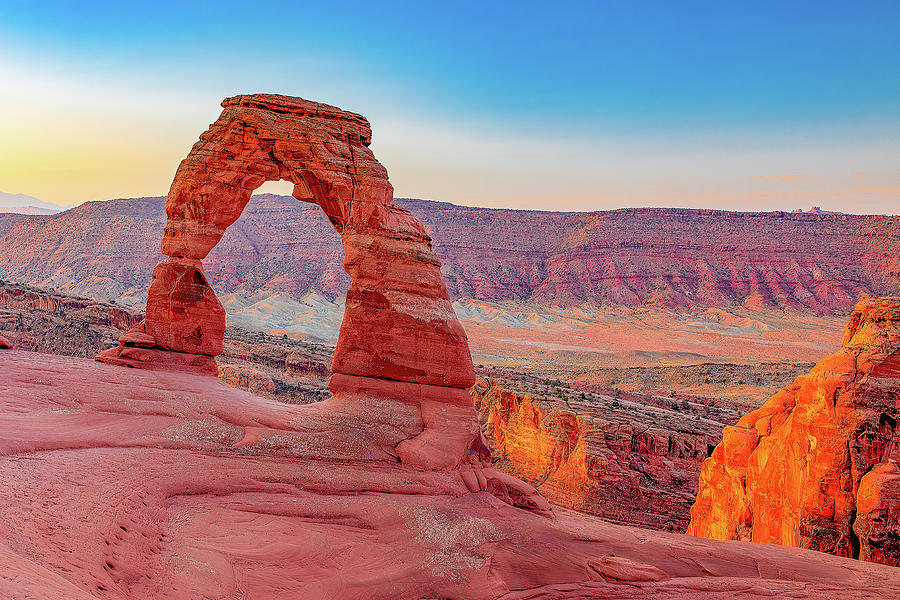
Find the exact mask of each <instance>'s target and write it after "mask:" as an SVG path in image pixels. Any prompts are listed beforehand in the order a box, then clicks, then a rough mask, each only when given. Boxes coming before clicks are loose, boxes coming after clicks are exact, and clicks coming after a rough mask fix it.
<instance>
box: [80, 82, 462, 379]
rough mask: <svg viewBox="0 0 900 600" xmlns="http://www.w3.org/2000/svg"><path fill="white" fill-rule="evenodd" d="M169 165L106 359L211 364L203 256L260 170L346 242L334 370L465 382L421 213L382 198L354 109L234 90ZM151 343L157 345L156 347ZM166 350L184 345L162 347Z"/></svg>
mask: <svg viewBox="0 0 900 600" xmlns="http://www.w3.org/2000/svg"><path fill="white" fill-rule="evenodd" d="M222 106H223V111H222V114H221V115H220V116H219V118H218V119H217V120H216V122H215V123H213V124H212V125H211V126H210V128H209V129H208V130H207V131H206V132H204V133H203V134H202V135H201V136H200V140H199V141H198V142H197V143H196V144H194V146H193V148H192V149H191V151H190V153H189V154H188V156H187V158H185V159H184V160H183V161H182V162H181V164H180V165H179V167H178V170H177V172H176V174H175V179H174V181H173V182H172V187H171V189H170V190H169V195H168V198H167V200H166V216H167V221H166V228H165V233H164V237H163V241H162V251H163V253H164V254H166V255H168V256H169V257H170V258H169V259H168V260H166V261H164V262H162V263H160V264H159V265H158V266H157V267H156V269H155V270H154V274H153V280H152V283H151V286H150V290H149V293H148V299H147V314H146V318H145V321H144V323H143V324H142V325H140V326H138V327H137V328H136V329H135V330H134V331H132V332H129V334H128V335H126V336H124V337H123V339H122V346H121V347H120V348H116V349H112V350H110V351H106V352H104V353H101V355H100V356H99V357H98V358H99V359H100V360H103V361H106V362H114V363H116V364H128V365H129V366H138V367H150V368H187V369H195V370H197V369H199V370H201V371H203V370H205V371H206V372H210V373H212V372H213V370H214V368H215V365H214V361H213V359H212V357H213V356H216V355H218V354H220V353H221V352H222V337H223V335H224V324H225V313H224V310H223V309H222V307H221V304H219V302H218V300H217V299H216V297H215V294H214V293H213V292H212V289H211V288H210V287H209V285H208V284H207V282H206V279H205V276H204V275H203V265H202V262H201V261H202V259H203V258H205V257H206V255H207V254H208V253H209V251H210V250H211V249H212V248H213V247H214V246H215V245H216V244H217V243H218V242H219V240H220V239H221V237H222V235H223V234H224V232H225V230H226V229H227V228H228V226H230V225H231V224H232V223H234V222H235V221H236V220H237V219H238V217H240V215H241V212H242V211H243V209H244V207H245V206H246V204H247V202H248V201H249V199H250V195H251V194H252V192H253V190H254V189H256V188H257V187H259V186H260V185H262V184H263V183H264V182H266V181H271V180H279V179H285V180H288V181H290V182H292V183H293V184H294V191H293V195H294V196H295V197H296V198H298V199H300V200H304V201H307V202H314V203H316V204H318V205H319V206H320V207H321V208H322V210H323V211H324V212H325V214H326V215H327V216H328V219H329V220H330V221H331V223H332V224H333V225H334V227H335V229H337V231H338V232H339V233H340V234H341V240H342V243H343V246H344V268H345V269H346V270H347V273H348V274H349V275H350V278H351V285H350V290H349V292H348V294H347V303H346V307H345V313H344V320H343V323H342V325H341V331H340V335H339V338H338V343H337V348H336V350H335V357H334V363H333V367H332V368H333V370H334V372H335V373H336V374H343V375H351V376H363V377H376V378H380V379H390V380H396V381H404V382H410V383H423V384H430V385H438V386H446V387H454V388H465V387H469V386H471V385H472V383H473V382H474V371H473V367H472V359H471V355H470V353H469V348H468V344H467V342H466V336H465V332H464V331H463V329H462V326H461V325H460V323H459V321H458V320H457V319H456V315H455V314H454V312H453V308H452V306H451V304H450V299H449V296H448V295H447V290H446V287H445V285H444V280H443V277H442V275H441V273H440V262H439V261H438V259H437V256H436V255H435V254H434V252H433V250H432V247H431V239H430V238H429V237H428V235H427V233H426V232H425V230H424V228H423V227H422V225H421V224H420V223H419V221H418V219H416V218H415V217H414V216H413V215H411V214H410V213H409V212H408V211H406V210H404V209H402V208H400V207H397V206H393V204H392V200H393V187H392V186H391V184H390V182H389V181H388V176H387V170H386V169H385V168H384V167H383V166H382V165H381V164H380V163H379V162H378V161H377V160H376V159H375V155H374V154H373V153H372V151H371V150H370V149H369V144H370V143H371V141H372V130H371V128H370V126H369V122H368V121H367V120H366V119H365V118H364V117H362V116H360V115H357V114H354V113H350V112H346V111H342V110H340V109H338V108H335V107H333V106H328V105H325V104H319V103H317V102H310V101H307V100H303V99H300V98H293V97H288V96H278V95H271V94H254V95H242V96H235V97H233V98H228V99H226V100H225V101H223V102H222ZM154 350H155V351H156V352H154ZM171 352H175V353H180V354H182V355H185V356H177V355H172V354H171Z"/></svg>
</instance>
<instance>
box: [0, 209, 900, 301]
mask: <svg viewBox="0 0 900 600" xmlns="http://www.w3.org/2000/svg"><path fill="white" fill-rule="evenodd" d="M396 204H397V205H398V206H402V207H405V208H407V209H409V210H410V211H411V212H412V213H413V214H414V215H415V216H416V217H418V218H419V219H420V220H421V221H422V223H423V224H424V225H425V227H426V229H427V230H428V231H429V232H430V233H431V235H432V237H433V242H434V249H435V252H436V253H437V255H438V257H439V258H440V259H441V262H442V273H443V274H444V277H445V279H446V281H447V290H448V292H449V293H450V296H451V298H453V299H456V298H475V299H478V300H486V301H506V300H518V301H530V302H535V303H553V304H581V303H593V304H613V305H618V304H620V305H635V304H639V303H648V302H653V303H657V304H661V305H664V306H682V307H708V306H727V305H746V306H748V307H750V308H759V309H767V308H771V309H782V308H794V309H798V310H804V311H812V312H818V313H842V314H843V313H847V312H849V311H850V310H851V309H852V307H853V304H854V303H855V302H856V301H857V299H858V298H859V296H860V294H862V293H865V294H869V295H871V296H882V295H892V294H897V293H898V292H900V258H898V256H900V217H881V216H857V215H816V214H790V213H737V212H724V211H709V210H685V209H626V210H617V211H603V212H589V213H551V212H537V211H523V210H501V209H485V208H471V207H464V206H455V205H452V204H447V203H442V202H430V201H424V200H403V199H400V200H397V201H396ZM164 215H165V209H164V202H163V199H162V198H143V199H136V200H111V201H108V202H91V203H87V204H84V205H82V206H79V207H77V208H74V209H71V210H69V211H66V212H64V213H61V214H58V215H53V216H23V215H0V243H2V244H3V245H4V248H5V249H6V251H5V252H4V253H3V255H2V256H0V278H2V279H7V280H10V281H16V282H21V283H27V284H30V285H39V286H45V287H52V288H55V289H59V290H60V291H64V292H66V293H71V294H76V295H82V296H90V297H92V298H100V299H103V300H113V299H119V300H120V301H124V302H126V303H129V302H130V303H132V304H135V305H140V304H143V299H144V296H143V294H144V291H145V290H146V289H147V285H148V284H149V274H150V272H151V271H152V268H153V265H154V264H156V262H158V260H159V259H160V258H161V255H160V254H159V252H158V244H159V239H160V233H159V232H160V231H161V229H162V227H163V225H164V223H165V216H164ZM342 261H343V251H342V249H341V244H340V237H339V235H338V234H337V233H336V232H335V231H334V228H333V227H332V226H331V224H330V223H329V222H328V219H326V218H325V217H324V215H323V214H322V211H321V209H319V208H318V207H317V206H313V205H310V204H307V203H304V202H301V201H299V200H296V199H294V198H290V197H282V196H271V195H264V196H255V197H254V198H253V199H251V201H250V203H249V204H248V205H247V207H246V208H245V209H244V213H243V215H242V217H241V218H240V219H239V220H238V221H237V222H235V223H234V225H232V226H231V227H229V229H228V230H227V231H226V232H225V234H224V236H223V237H222V241H221V242H220V243H219V244H218V245H217V246H216V247H215V248H214V249H213V250H212V251H211V252H210V254H209V256H208V257H207V259H205V263H204V264H205V269H206V273H207V275H208V276H209V279H210V282H211V284H212V285H213V286H214V287H215V289H216V291H217V292H218V293H227V292H235V291H245V292H252V291H256V290H259V289H269V290H276V291H285V292H289V293H292V294H295V295H297V296H300V295H302V294H304V293H306V292H308V291H317V292H320V293H322V294H323V295H324V296H326V297H329V298H333V297H335V296H339V295H342V294H343V293H345V292H346V290H347V288H348V286H349V278H348V277H347V275H346V273H344V271H343V269H342Z"/></svg>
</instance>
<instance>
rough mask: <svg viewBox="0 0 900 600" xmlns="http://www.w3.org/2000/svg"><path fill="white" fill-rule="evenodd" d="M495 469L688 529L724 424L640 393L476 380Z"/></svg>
mask: <svg viewBox="0 0 900 600" xmlns="http://www.w3.org/2000/svg"><path fill="white" fill-rule="evenodd" d="M471 393H472V396H473V398H474V400H475V405H476V407H477V408H478V414H479V417H480V420H481V425H482V431H483V433H484V436H485V439H486V440H487V443H488V445H489V446H490V448H491V450H492V452H493V454H494V457H495V459H496V460H497V461H498V462H497V464H498V467H499V468H502V469H504V470H506V471H508V472H510V473H512V474H515V475H516V476H517V477H521V478H522V479H524V480H525V481H527V482H528V483H530V484H532V485H534V486H536V487H537V488H538V489H539V490H540V491H541V493H542V494H544V495H545V496H546V497H547V498H548V499H549V500H550V501H552V502H553V503H554V504H559V505H561V506H565V507H568V508H573V509H576V510H579V511H582V512H586V513H590V514H594V515H597V516H601V517H603V518H605V519H608V520H611V521H615V522H618V523H627V524H634V525H639V526H641V527H649V528H653V529H662V530H668V531H679V532H682V531H684V530H685V528H686V527H687V525H688V521H689V510H690V505H691V503H692V502H693V499H694V497H695V496H696V492H697V478H698V476H699V473H700V464H701V463H702V461H703V460H704V459H705V458H706V457H707V456H708V451H709V449H710V448H711V447H712V445H713V444H715V443H716V442H717V441H718V439H719V438H718V434H717V431H718V430H719V429H720V428H721V426H722V425H721V422H718V421H715V420H713V418H712V415H711V414H704V415H703V417H702V418H698V417H697V416H695V415H694V413H693V411H692V409H689V408H682V407H680V406H679V407H678V410H674V409H672V408H671V407H670V405H669V404H668V402H666V404H665V405H664V406H663V403H662V402H659V400H660V399H659V398H653V399H652V400H655V401H657V402H659V404H660V405H659V406H655V405H653V404H649V403H645V402H647V401H649V400H651V399H645V398H643V397H641V396H639V395H636V394H627V393H624V392H618V391H617V392H615V393H616V396H607V395H605V394H591V396H590V397H588V396H586V395H585V394H581V395H580V398H579V397H577V396H575V397H567V395H566V394H563V395H562V396H563V397H541V398H538V397H532V396H531V395H529V394H523V393H518V392H514V391H512V390H509V389H505V388H504V387H503V385H502V384H501V383H500V382H499V381H496V380H488V379H479V380H478V381H476V384H475V386H474V387H473V388H472V390H471ZM679 411H683V412H679Z"/></svg>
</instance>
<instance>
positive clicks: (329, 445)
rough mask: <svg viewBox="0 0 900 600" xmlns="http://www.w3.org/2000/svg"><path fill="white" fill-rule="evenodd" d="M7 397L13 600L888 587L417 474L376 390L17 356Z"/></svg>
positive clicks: (508, 485) (761, 594)
mask: <svg viewBox="0 0 900 600" xmlns="http://www.w3.org/2000/svg"><path fill="white" fill-rule="evenodd" d="M356 379H357V380H365V381H367V382H376V383H378V382H380V384H383V385H401V386H413V387H415V386H421V387H424V386H422V384H414V383H401V384H392V383H391V382H389V381H388V380H378V379H374V378H363V377H357V378H356ZM432 387H436V386H432ZM445 389H446V388H445ZM0 390H2V392H0V408H2V410H0V507H2V511H0V532H2V535H0V597H2V598H4V599H9V600H26V599H33V598H48V599H49V598H53V599H56V598H66V599H73V600H90V599H94V600H96V599H99V598H103V599H107V600H126V599H128V600H151V599H154V600H155V599H158V598H167V599H170V600H200V599H203V598H222V599H225V598H254V599H258V600H275V599H279V598H303V599H304V600H319V599H333V598H340V599H342V600H419V599H422V598H467V599H470V600H501V599H502V600H525V599H532V600H535V599H545V600H550V599H553V600H557V599H559V600H561V599H566V598H568V599H572V600H576V599H580V600H586V599H587V598H619V599H624V598H642V599H650V598H653V599H654V600H666V599H669V600H671V599H676V598H680V599H686V598H698V597H703V598H747V599H752V598H771V597H773V596H781V597H791V598H816V599H822V600H825V599H833V598H835V594H838V595H839V596H841V597H844V596H846V597H848V598H859V599H862V600H875V599H883V598H895V597H900V584H898V581H897V577H896V572H895V570H894V569H891V568H889V567H885V566H882V565H875V564H871V563H858V562H856V561H852V562H851V561H848V560H846V559H842V558H838V557H834V556H829V555H825V554H820V553H814V552H809V551H805V550H799V549H796V548H779V547H775V546H769V545H762V544H741V543H727V544H726V543H722V542H717V541H707V540H699V539H696V538H688V537H686V536H683V535H676V534H667V533H662V532H648V531H642V530H637V529H632V528H628V527H622V526H617V525H612V524H609V523H607V522H604V521H601V520H599V519H596V518H594V517H589V516H586V515H581V514H577V513H572V512H568V511H565V510H556V511H554V512H553V513H552V514H550V515H548V514H547V513H539V512H535V511H528V510H520V509H518V508H516V507H515V506H516V505H520V506H531V507H533V508H535V506H534V502H535V500H536V499H535V498H534V497H529V495H528V494H527V493H523V488H522V485H523V484H521V482H516V481H515V480H513V479H512V478H510V477H509V476H502V475H500V474H495V473H491V470H490V469H489V468H479V467H478V465H477V464H473V463H477V462H478V459H477V458H475V459H474V460H473V461H471V462H470V463H468V464H466V465H465V466H464V467H463V468H461V469H457V470H446V471H434V470H422V469H418V468H410V467H409V466H406V465H404V464H401V463H398V462H397V460H396V458H395V456H394V455H393V454H394V450H393V449H394V448H395V447H396V446H397V444H398V443H399V442H400V441H402V440H405V439H409V437H410V436H411V435H412V436H415V434H416V433H417V432H423V431H424V428H423V422H422V420H421V417H420V413H419V411H418V410H416V409H415V407H414V406H413V405H411V404H408V403H402V402H389V403H386V402H383V401H382V400H378V399H377V398H372V397H371V395H370V394H368V393H366V394H361V395H358V396H355V397H350V396H345V397H344V398H342V399H332V400H328V401H325V402H321V403H317V404H315V405H310V406H292V405H285V404H279V403H277V402H274V401H271V400H266V399H263V398H259V397H256V396H253V395H251V394H248V393H246V392H243V391H241V390H237V389H234V388H231V387H229V386H227V385H226V384H224V383H222V382H220V381H218V380H216V379H215V378H212V377H200V376H196V375H189V374H182V373H175V372H166V371H156V372H151V371H147V370H140V369H122V368H118V367H114V366H110V365H105V364H100V363H97V362H94V361H89V360H84V359H75V358H69V357H60V356H50V355H41V354H35V353H30V352H21V351H16V350H7V351H5V352H4V355H3V359H2V360H0ZM460 392H461V393H463V394H465V392H464V391H463V390H460ZM448 416H451V417H452V415H448ZM473 450H475V451H476V453H477V452H478V448H473ZM363 452H365V455H363ZM363 456H365V459H362V458H363ZM472 456H473V457H476V456H477V454H473V455H472ZM482 489H484V490H487V491H489V492H490V493H485V492H484V491H481V490H482ZM524 492H528V490H527V488H526V489H524ZM498 498H505V499H506V500H507V501H506V502H503V501H500V500H499V499H498ZM536 508H540V507H536Z"/></svg>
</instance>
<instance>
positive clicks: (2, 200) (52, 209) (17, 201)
mask: <svg viewBox="0 0 900 600" xmlns="http://www.w3.org/2000/svg"><path fill="white" fill-rule="evenodd" d="M63 210H65V209H63V208H62V207H60V206H58V205H56V204H51V203H49V202H43V201H41V200H38V199H37V198H34V197H32V196H26V195H25V194H8V193H6V192H0V213H18V214H20V215H53V214H56V213H58V212H62V211H63Z"/></svg>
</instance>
